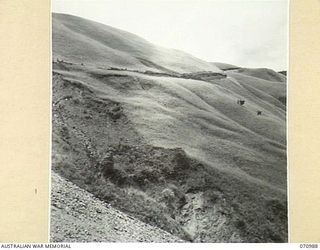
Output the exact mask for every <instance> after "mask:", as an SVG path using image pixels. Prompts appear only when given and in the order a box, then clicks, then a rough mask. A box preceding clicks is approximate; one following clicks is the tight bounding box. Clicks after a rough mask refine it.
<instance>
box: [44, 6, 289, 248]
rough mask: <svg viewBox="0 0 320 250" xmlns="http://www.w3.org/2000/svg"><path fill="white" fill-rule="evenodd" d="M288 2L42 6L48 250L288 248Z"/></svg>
mask: <svg viewBox="0 0 320 250" xmlns="http://www.w3.org/2000/svg"><path fill="white" fill-rule="evenodd" d="M288 4H289V2H288V1H287V0H276V1H275V0H149V1H147V0H52V7H51V9H52V13H51V14H52V16H51V19H52V20H51V24H52V44H51V46H52V56H51V57H52V58H51V59H52V76H51V77H52V83H51V108H52V111H51V127H52V132H51V198H50V199H51V202H50V211H51V212H50V241H51V242H118V243H124V242H132V243H133V242H143V243H151V242H157V243H176V242H177V243H178V242H180V243H201V242H203V243H286V242H288V209H287V208H288V191H287V188H288V178H287V67H288V65H287V64H288Z"/></svg>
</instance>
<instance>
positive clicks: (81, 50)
mask: <svg viewBox="0 0 320 250" xmlns="http://www.w3.org/2000/svg"><path fill="white" fill-rule="evenodd" d="M52 25H53V43H52V45H53V56H54V58H59V59H65V60H71V61H73V62H82V63H90V64H94V65H100V66H104V67H122V68H129V69H140V70H142V69H143V70H146V69H152V70H157V71H161V72H163V71H164V72H171V71H176V72H194V71H204V70H205V71H214V72H219V71H220V69H218V68H217V67H216V66H214V65H211V64H210V63H207V62H205V61H202V60H200V59H198V58H195V57H193V56H191V55H189V54H187V53H184V52H182V51H178V50H173V49H165V48H162V47H159V46H155V45H153V44H151V43H149V42H148V41H146V40H144V39H143V38H140V37H138V36H136V35H133V34H131V33H129V32H126V31H122V30H119V29H115V28H112V27H110V26H107V25H103V24H99V23H96V22H93V21H89V20H86V19H83V18H80V17H76V16H72V15H66V14H53V18H52Z"/></svg>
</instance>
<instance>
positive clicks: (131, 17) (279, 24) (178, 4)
mask: <svg viewBox="0 0 320 250" xmlns="http://www.w3.org/2000/svg"><path fill="white" fill-rule="evenodd" d="M52 11H53V12H57V13H67V14H72V15H76V16H80V17H84V18H87V19H90V20H93V21H97V22H100V23H103V24H107V25H110V26H113V27H115V28H120V29H123V30H126V31H129V32H131V33H134V34H136V35H139V36H141V37H143V38H145V39H146V40H148V41H150V42H152V43H154V44H156V45H160V46H163V47H167V48H174V49H179V50H182V51H185V52H187V53H190V54H192V55H194V56H196V57H198V58H201V59H203V60H205V61H209V62H224V63H230V64H234V65H237V66H241V67H251V68H259V67H263V68H271V69H274V70H277V71H280V70H286V69H287V35H288V34H287V29H288V25H287V21H288V17H287V15H288V13H287V12H288V2H287V0H53V1H52Z"/></svg>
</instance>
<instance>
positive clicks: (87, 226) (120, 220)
mask: <svg viewBox="0 0 320 250" xmlns="http://www.w3.org/2000/svg"><path fill="white" fill-rule="evenodd" d="M51 177H52V193H51V206H52V209H51V241H52V242H183V240H181V239H179V238H178V237H175V236H173V235H171V234H169V233H167V232H165V231H163V230H161V229H159V228H156V227H152V226H150V225H148V224H146V223H143V222H141V221H139V220H137V219H135V218H133V217H130V216H128V215H126V214H124V213H122V212H120V211H119V210H117V209H115V208H113V207H111V205H110V204H107V203H105V202H103V201H101V200H99V199H97V198H96V197H94V196H93V195H92V194H90V193H88V192H87V191H84V190H83V189H81V188H79V187H77V186H76V185H74V184H73V183H71V182H69V181H67V180H65V179H64V178H62V177H60V176H59V175H57V174H56V173H54V172H53V173H52V176H51Z"/></svg>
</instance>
